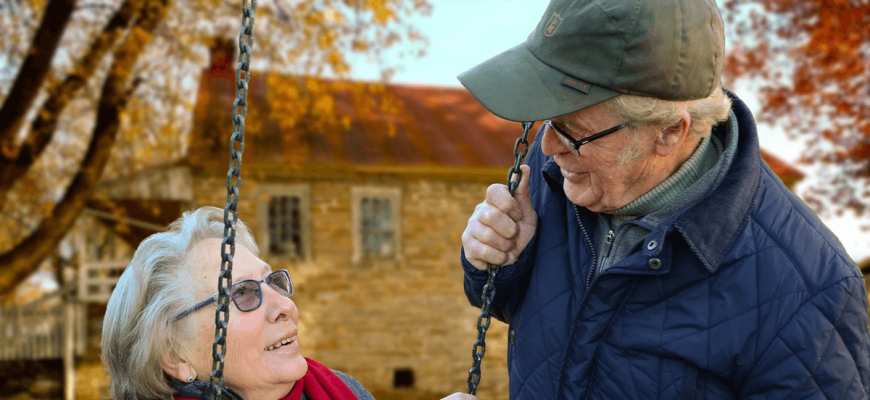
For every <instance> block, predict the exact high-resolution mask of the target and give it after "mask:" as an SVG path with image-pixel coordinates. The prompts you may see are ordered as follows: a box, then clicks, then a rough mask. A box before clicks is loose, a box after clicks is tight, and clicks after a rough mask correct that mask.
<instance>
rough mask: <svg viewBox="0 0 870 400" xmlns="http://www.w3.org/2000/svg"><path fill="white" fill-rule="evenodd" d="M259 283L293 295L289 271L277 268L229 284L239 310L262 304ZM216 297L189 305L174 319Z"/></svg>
mask: <svg viewBox="0 0 870 400" xmlns="http://www.w3.org/2000/svg"><path fill="white" fill-rule="evenodd" d="M260 283H265V284H267V285H269V287H270V288H272V289H273V290H275V291H276V292H278V294H280V295H282V296H284V297H290V296H292V295H293V280H291V279H290V273H289V272H287V270H286V269H279V270H277V271H275V272H272V273H271V274H269V275H267V276H266V278H264V279H263V280H261V281H257V280H253V279H245V280H243V281H239V282H236V283H234V284H233V285H232V286H230V298H232V299H233V303H236V307H237V308H238V309H239V311H254V310H256V309H257V308H259V307H260V304H263V290H262V288H261V287H260ZM217 298H218V294H217V293H215V294H214V295H213V296H212V297H209V298H207V299H205V300H203V301H201V302H199V303H198V304H197V305H195V306H193V307H191V308H190V309H189V310H187V311H185V312H183V313H181V314H178V316H177V317H175V321H178V320H179V319H181V318H184V317H185V316H187V315H188V314H190V313H192V312H194V311H196V310H199V309H200V308H203V307H205V306H207V305H209V304H211V303H214V302H216V301H217Z"/></svg>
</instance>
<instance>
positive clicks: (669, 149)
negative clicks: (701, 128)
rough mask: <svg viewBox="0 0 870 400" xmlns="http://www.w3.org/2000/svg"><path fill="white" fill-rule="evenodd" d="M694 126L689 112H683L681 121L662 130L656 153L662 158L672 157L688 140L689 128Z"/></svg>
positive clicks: (656, 145) (656, 143)
mask: <svg viewBox="0 0 870 400" xmlns="http://www.w3.org/2000/svg"><path fill="white" fill-rule="evenodd" d="M691 126H692V117H691V116H689V112H688V111H686V110H682V111H681V112H680V120H679V121H677V122H676V123H675V124H673V125H671V126H668V127H667V128H665V129H664V130H662V135H661V140H657V141H656V142H655V152H656V154H657V155H659V156H660V157H666V156H669V155H671V154H672V153H673V152H674V151H676V150H677V149H679V148H680V147H681V145H682V144H683V142H684V141H685V140H686V138H688V137H689V128H690V127H691Z"/></svg>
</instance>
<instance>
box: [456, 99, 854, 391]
mask: <svg viewBox="0 0 870 400" xmlns="http://www.w3.org/2000/svg"><path fill="white" fill-rule="evenodd" d="M738 106H739V104H738ZM742 113H743V114H745V115H748V111H745V110H744V111H742ZM738 114H740V113H738ZM748 118H750V121H749V122H748V123H751V116H748ZM741 131H743V125H741ZM753 132H754V127H753ZM741 141H743V139H742V137H741ZM746 142H747V141H743V143H746ZM748 142H750V143H756V142H753V141H752V140H749V141H748ZM756 146H757V143H756ZM750 147H751V146H750ZM741 151H742V152H744V154H750V153H753V152H754V153H755V154H754V155H752V156H753V157H755V158H756V159H757V158H758V156H757V152H758V149H757V147H753V148H749V149H742V150H741ZM531 152H532V153H533V155H534V154H537V153H539V152H540V149H539V143H536V144H535V145H534V146H533V147H532V149H531ZM540 158H541V157H540V156H539V155H538V156H537V157H531V160H532V161H530V164H533V163H541V162H542V161H541V160H540ZM757 162H759V163H760V162H761V161H760V160H758V161H757ZM538 165H540V164H538ZM534 168H536V167H535V166H534V165H533V169H534ZM537 168H540V167H537ZM756 172H757V173H760V177H757V178H754V179H755V180H754V181H756V182H757V179H759V178H760V179H761V181H760V183H759V186H758V188H753V190H752V192H753V193H757V199H755V200H754V203H753V204H754V207H755V208H754V212H752V213H751V216H750V215H747V216H746V221H747V222H746V223H745V224H742V225H740V228H739V232H737V233H736V234H734V235H733V236H729V237H730V238H733V242H732V243H731V244H730V245H729V246H727V252H726V253H725V254H724V255H722V256H721V257H719V260H718V264H717V265H715V266H714V268H712V269H711V268H708V266H706V265H704V263H703V262H702V261H701V260H700V259H699V258H698V257H697V252H699V251H703V249H701V248H690V243H689V242H687V241H686V240H684V238H683V237H682V235H684V234H687V233H686V232H685V231H684V230H683V229H679V230H678V231H676V232H671V234H670V235H669V236H668V237H667V241H668V242H669V243H671V244H672V246H673V248H672V250H673V254H672V257H673V263H672V265H671V271H670V272H668V273H667V274H661V273H660V274H658V275H656V274H655V273H650V271H648V270H643V273H644V275H642V276H641V275H632V268H629V267H626V268H621V270H622V271H625V273H619V274H614V273H604V274H602V275H600V276H598V277H596V280H595V283H594V284H593V286H592V288H591V290H590V292H589V293H587V292H586V288H585V274H586V272H587V271H588V267H589V265H588V264H589V258H590V255H589V254H588V249H587V248H586V245H585V242H584V238H583V234H582V232H581V231H580V228H579V225H578V224H577V223H576V221H575V218H574V215H573V213H569V212H568V208H567V207H566V204H567V203H566V201H565V199H564V196H563V195H561V194H560V193H558V191H555V192H554V191H551V190H543V189H542V188H544V187H545V185H544V184H542V183H541V182H540V181H539V182H538V183H537V185H538V186H533V189H532V191H531V193H532V201H533V203H534V204H536V205H545V206H543V207H544V209H541V207H542V206H538V209H539V210H540V211H539V224H541V225H540V226H547V231H546V232H539V234H538V235H536V237H535V238H534V239H533V243H534V245H533V247H532V248H531V250H527V251H526V253H530V254H525V253H524V256H529V255H530V256H529V257H526V258H524V256H521V260H523V261H522V262H518V265H520V266H519V267H517V268H531V267H530V266H525V265H524V264H523V263H529V264H531V261H534V264H536V266H535V267H534V268H533V269H530V270H529V271H530V274H531V275H530V278H529V279H530V281H529V284H528V286H527V287H522V285H512V286H510V287H508V288H506V289H505V290H502V288H501V286H499V292H498V295H497V297H498V296H501V299H500V300H499V301H501V302H500V303H499V304H501V305H502V306H508V305H511V304H513V305H511V306H510V307H515V308H511V309H509V310H506V311H505V313H504V314H503V315H508V316H512V317H511V318H510V319H509V322H510V323H511V328H512V329H514V330H515V331H516V332H517V341H516V344H515V345H512V348H511V359H510V360H509V363H510V365H511V369H510V373H511V398H512V399H533V398H534V399H538V398H547V399H550V398H570V399H574V398H588V399H598V398H620V399H660V398H661V399H670V398H680V396H681V395H682V391H683V385H684V383H685V379H684V374H685V373H686V367H687V366H690V365H691V366H696V367H698V368H699V371H698V379H697V380H696V381H695V382H697V396H698V398H709V399H728V398H737V396H738V395H739V396H740V397H741V398H770V399H786V398H805V397H812V398H825V399H828V398H830V399H834V398H837V399H840V398H849V399H851V398H867V396H868V395H867V392H868V390H870V336H868V327H867V320H866V318H867V317H866V316H867V305H866V298H867V297H866V292H865V290H864V286H863V280H862V279H861V277H860V274H859V272H858V271H857V269H856V268H855V267H854V264H852V263H851V261H850V260H849V258H848V256H847V255H846V254H845V252H844V251H843V250H842V248H841V247H840V246H839V243H838V242H837V241H836V239H835V238H834V237H833V236H832V235H831V234H830V233H829V232H828V231H827V229H826V228H824V226H823V225H821V223H820V222H819V221H818V219H817V218H816V217H815V216H814V215H813V214H812V213H811V212H810V211H809V210H808V209H806V207H805V206H804V205H803V204H802V203H801V202H800V200H798V199H797V198H796V197H794V196H793V195H791V194H790V193H789V192H788V191H787V189H785V188H784V186H783V185H782V183H781V182H779V181H778V178H776V176H775V175H773V173H772V172H771V171H770V170H769V168H767V167H766V166H763V165H762V167H761V168H760V172H759V171H758V170H756ZM729 179H740V178H735V177H732V176H730V175H729V177H727V178H726V181H727V180H729ZM746 179H752V178H751V177H750V178H746ZM534 184H535V183H534V182H533V185H534ZM744 189H745V187H744ZM560 196H561V197H560ZM720 201H732V200H729V199H727V198H724V199H721V200H720ZM740 201H746V199H740ZM699 215H708V216H709V215H715V212H706V213H700V214H699ZM709 224H710V226H711V229H715V227H716V221H714V220H711V221H709ZM696 225H697V224H696ZM587 230H588V228H587ZM541 235H547V237H546V240H544V239H542V238H541ZM814 243H815V245H814V246H815V247H811V248H808V247H807V245H808V244H814ZM819 243H821V246H818V244H819ZM534 246H537V250H535V248H534ZM565 246H570V247H568V252H567V253H568V254H566V252H565ZM714 247H715V246H714ZM535 252H537V253H536V254H532V253H535ZM569 257H573V258H569ZM569 259H572V260H574V261H576V262H575V263H571V262H569V261H568V260H569ZM642 267H643V266H637V268H636V271H641V270H642ZM466 272H468V271H466ZM519 275H520V274H516V275H514V276H519ZM500 276H501V275H500ZM632 281H636V282H638V284H637V287H636V288H634V289H633V290H630V288H629V287H628V285H629V282H632ZM482 284H483V283H482V282H481V281H480V280H479V279H478V280H474V279H471V280H466V290H471V291H472V293H477V292H479V287H480V286H482ZM497 284H498V283H497ZM475 285H478V286H475ZM626 291H627V292H626ZM623 293H627V297H625V299H627V300H626V302H625V306H624V308H622V309H620V308H619V307H618V305H617V304H616V303H615V302H616V301H617V300H618V299H620V298H623V296H622V294H623ZM523 296H525V297H523ZM506 298H523V299H524V300H523V302H522V304H519V305H516V303H510V302H509V301H507V300H505V299H506ZM614 310H619V311H618V312H614ZM844 321H848V322H845V323H844ZM854 321H862V322H861V323H857V324H856V323H855V322H854ZM559 377H562V379H561V380H560V379H559Z"/></svg>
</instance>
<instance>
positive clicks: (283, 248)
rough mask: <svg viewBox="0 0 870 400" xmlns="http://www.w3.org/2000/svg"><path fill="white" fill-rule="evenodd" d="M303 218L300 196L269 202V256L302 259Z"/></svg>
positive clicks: (276, 198) (275, 198)
mask: <svg viewBox="0 0 870 400" xmlns="http://www.w3.org/2000/svg"><path fill="white" fill-rule="evenodd" d="M301 218H302V215H301V214H300V212H299V196H273V197H272V198H271V199H270V200H269V255H272V256H290V257H292V258H298V257H302V221H301Z"/></svg>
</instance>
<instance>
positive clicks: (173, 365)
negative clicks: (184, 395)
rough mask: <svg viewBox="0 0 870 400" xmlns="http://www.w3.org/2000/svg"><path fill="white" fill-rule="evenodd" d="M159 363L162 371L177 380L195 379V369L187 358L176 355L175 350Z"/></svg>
mask: <svg viewBox="0 0 870 400" xmlns="http://www.w3.org/2000/svg"><path fill="white" fill-rule="evenodd" d="M159 364H160V368H161V369H162V370H163V372H166V374H168V375H169V376H171V377H173V378H175V379H178V380H179V381H182V382H192V381H193V380H195V379H196V371H195V370H194V369H193V366H192V365H190V363H188V362H187V360H184V359H182V358H180V357H178V355H176V354H175V352H172V353H171V354H170V355H169V356H167V357H164V358H163V359H161V360H160V362H159Z"/></svg>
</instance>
